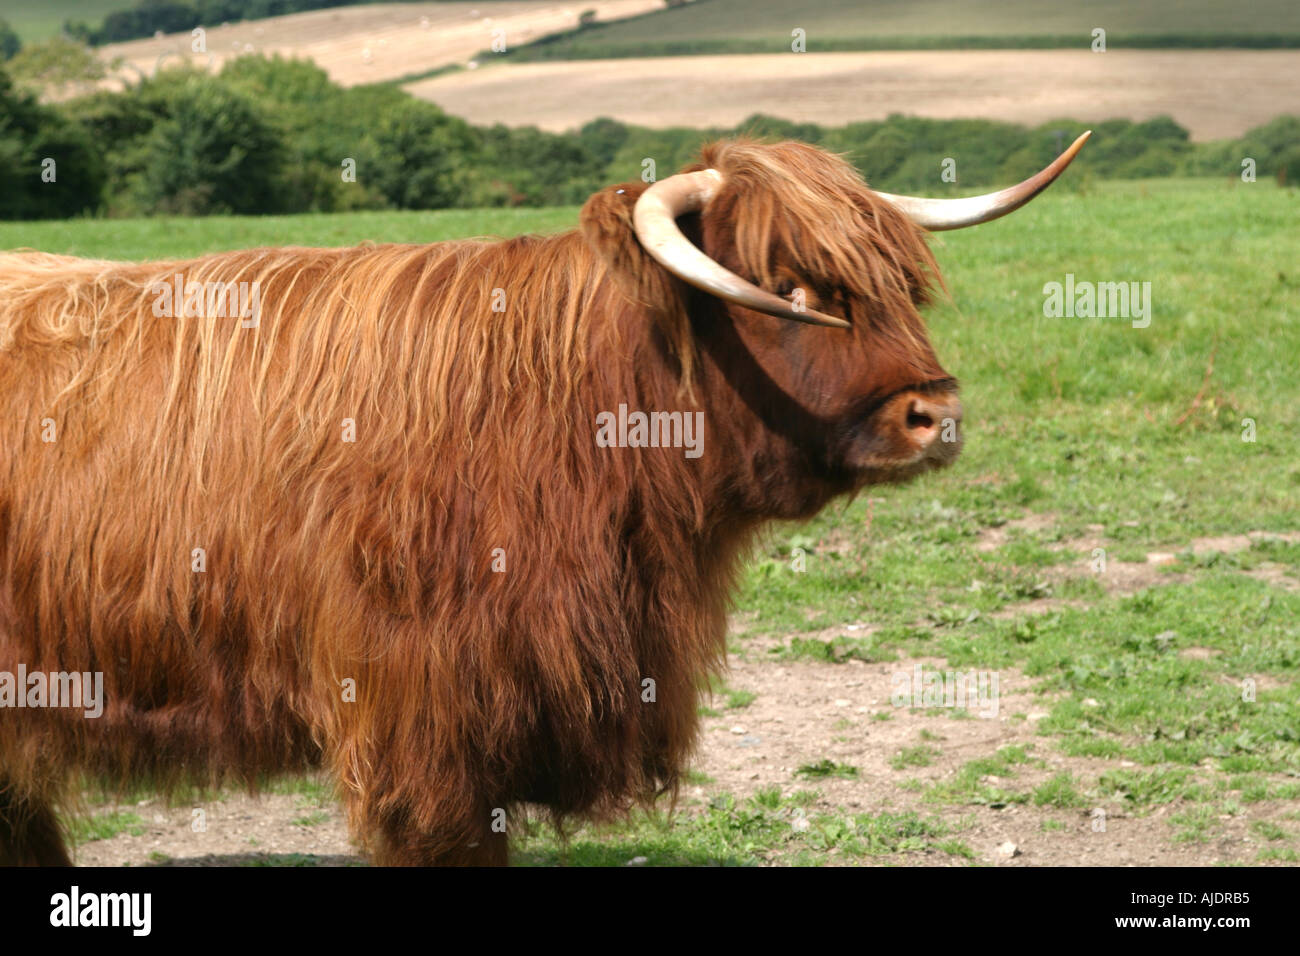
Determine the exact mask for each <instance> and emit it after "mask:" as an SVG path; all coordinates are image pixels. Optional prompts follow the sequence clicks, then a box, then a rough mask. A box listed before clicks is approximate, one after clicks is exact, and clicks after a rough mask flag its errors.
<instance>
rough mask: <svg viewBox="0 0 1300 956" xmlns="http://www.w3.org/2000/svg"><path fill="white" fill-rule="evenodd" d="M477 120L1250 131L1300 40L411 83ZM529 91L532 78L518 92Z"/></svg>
mask: <svg viewBox="0 0 1300 956" xmlns="http://www.w3.org/2000/svg"><path fill="white" fill-rule="evenodd" d="M406 89H408V90H409V91H410V92H412V93H414V94H415V95H416V96H419V97H421V98H423V99H427V100H432V101H433V102H435V103H437V104H438V105H439V106H441V107H442V108H443V109H445V110H447V111H448V112H449V113H453V114H455V115H457V116H462V117H464V118H466V119H468V120H470V121H471V122H474V123H505V124H507V125H511V126H521V125H536V126H540V127H542V128H543V129H547V130H552V131H563V130H567V129H575V128H577V127H579V126H581V125H582V124H583V123H585V122H587V121H589V120H592V119H595V118H597V117H599V116H609V117H613V118H614V119H618V120H622V121H624V122H627V123H637V124H641V125H645V126H670V125H672V126H693V127H708V126H731V125H734V124H736V123H740V122H741V121H743V120H744V119H746V118H747V117H749V116H751V115H753V114H754V113H758V112H761V113H768V114H771V115H775V116H780V117H783V118H785V119H789V120H794V121H796V122H814V123H821V124H825V125H841V124H844V123H849V122H854V121H860V120H882V119H885V118H886V117H888V116H889V114H891V113H907V114H910V115H915V116H926V117H933V118H936V119H957V118H978V119H996V120H1008V121H1011V122H1016V123H1029V124H1038V123H1045V122H1048V121H1050V120H1053V119H1059V118H1061V117H1072V118H1074V119H1078V120H1081V121H1085V122H1092V121H1096V120H1101V119H1111V118H1119V117H1123V118H1128V119H1134V120H1146V119H1150V118H1152V117H1154V116H1161V115H1168V116H1172V117H1173V118H1174V119H1175V120H1176V121H1177V122H1178V123H1180V124H1181V125H1182V126H1184V127H1186V128H1187V129H1188V130H1189V131H1190V132H1191V135H1192V139H1194V140H1198V141H1199V140H1207V139H1216V138H1220V137H1228V136H1239V135H1241V134H1242V133H1243V132H1245V131H1246V130H1248V129H1250V128H1252V127H1254V126H1258V125H1260V124H1262V123H1265V122H1267V121H1269V120H1271V119H1273V117H1274V116H1276V115H1277V113H1278V112H1279V111H1281V110H1283V105H1282V104H1285V103H1294V102H1297V101H1300V51H1294V50H1268V51H1254V50H1110V51H1108V52H1106V53H1092V52H1090V51H1088V50H942V51H909V52H896V51H889V52H873V53H802V54H798V55H795V54H747V55H731V56H681V57H646V58H639V59H616V60H580V61H572V62H560V63H520V64H517V65H511V64H497V65H493V66H491V67H490V68H483V69H479V70H476V71H473V72H466V73H457V74H451V75H446V76H441V77H437V78H433V79H429V80H423V81H419V82H416V83H412V84H410V85H409V86H407V87H406ZM521 91H526V92H525V93H521Z"/></svg>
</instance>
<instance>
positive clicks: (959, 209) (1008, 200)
mask: <svg viewBox="0 0 1300 956" xmlns="http://www.w3.org/2000/svg"><path fill="white" fill-rule="evenodd" d="M1091 135H1092V130H1088V132H1086V133H1084V134H1083V135H1082V136H1080V137H1079V138H1078V139H1076V140H1075V141H1074V142H1073V143H1071V144H1070V148H1069V149H1067V150H1066V151H1065V152H1063V153H1062V154H1061V155H1060V156H1057V157H1056V159H1055V160H1053V161H1052V163H1051V165H1050V166H1048V167H1047V168H1046V169H1043V170H1041V171H1040V172H1037V173H1035V174H1034V175H1032V176H1030V177H1029V178H1028V179H1026V180H1025V181H1024V182H1023V183H1021V184H1020V185H1018V186H1012V187H1010V188H1008V189H1004V190H1002V191H1001V192H996V193H986V194H985V195H983V196H969V197H967V198H965V199H922V198H921V197H919V196H894V195H892V194H890V193H876V195H877V196H880V197H881V198H882V199H888V200H889V201H890V202H891V203H893V204H894V205H895V206H897V207H898V208H899V209H900V210H902V212H903V213H904V214H905V215H906V216H907V218H908V219H911V220H912V222H914V223H916V224H917V225H918V226H920V227H921V228H923V229H929V230H930V231H931V232H939V231H940V230H943V229H962V228H964V227H966V226H978V225H979V224H980V223H982V222H988V221H989V220H991V219H997V218H998V217H999V216H1005V215H1006V214H1007V213H1009V212H1015V211H1016V210H1017V209H1019V208H1020V207H1021V206H1023V205H1024V204H1025V203H1027V202H1029V200H1031V199H1033V198H1034V197H1035V196H1037V195H1038V194H1039V193H1041V192H1042V191H1043V190H1044V189H1046V188H1047V187H1048V186H1050V185H1051V184H1052V180H1054V179H1056V177H1057V176H1059V175H1061V173H1062V172H1063V171H1064V170H1065V167H1066V166H1069V165H1070V161H1071V160H1072V159H1074V157H1075V154H1076V153H1078V152H1079V150H1081V149H1083V144H1084V143H1086V142H1087V141H1088V137H1089V136H1091Z"/></svg>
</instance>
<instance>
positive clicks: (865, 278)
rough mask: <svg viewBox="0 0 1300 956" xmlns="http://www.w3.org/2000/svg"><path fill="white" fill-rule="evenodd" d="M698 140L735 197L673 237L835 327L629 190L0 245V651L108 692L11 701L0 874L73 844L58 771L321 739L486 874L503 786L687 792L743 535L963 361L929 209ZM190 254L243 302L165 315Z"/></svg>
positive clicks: (402, 832) (822, 489)
mask: <svg viewBox="0 0 1300 956" xmlns="http://www.w3.org/2000/svg"><path fill="white" fill-rule="evenodd" d="M704 166H713V167H716V168H718V169H719V170H721V171H722V172H723V174H724V175H725V177H726V182H727V186H726V188H725V189H724V191H723V193H722V194H721V195H720V196H719V197H718V198H717V199H716V200H715V201H714V203H713V204H712V205H711V207H710V208H709V210H708V211H707V212H706V214H705V215H704V216H703V217H701V216H691V217H688V218H687V219H684V220H683V227H684V228H685V229H686V230H687V231H688V232H689V233H691V234H692V237H693V238H694V239H695V240H696V241H697V242H699V243H700V244H701V245H702V247H703V248H704V249H705V250H706V251H707V252H708V253H709V254H710V255H712V256H713V257H714V258H715V259H717V260H718V261H720V262H722V263H723V264H724V265H727V266H728V267H730V268H732V269H734V270H736V271H738V272H740V273H741V274H743V275H746V276H747V277H749V278H751V279H753V280H754V281H756V282H758V283H759V284H761V285H763V286H765V287H766V288H769V289H772V290H773V291H777V292H781V293H785V292H788V291H789V289H790V288H791V287H794V286H799V287H802V288H805V289H808V290H809V291H810V297H809V305H810V306H812V307H815V308H819V309H823V310H826V311H831V312H834V313H836V314H839V315H843V316H845V317H846V318H849V319H850V320H851V321H852V323H853V326H854V327H853V330H852V331H842V330H834V329H824V328H813V327H808V326H802V325H798V324H796V323H791V322H788V321H785V320H781V319H775V318H771V317H768V316H764V315H759V314H757V313H753V312H749V311H747V310H744V309H740V308H737V307H734V306H729V305H725V304H723V303H720V302H718V301H717V300H714V299H712V298H709V297H707V296H705V295H703V294H700V293H697V292H695V291H694V290H691V289H689V288H687V287H686V286H684V285H683V284H682V283H680V282H679V281H678V280H676V279H675V278H672V277H671V276H669V275H668V274H667V273H666V272H665V271H664V270H662V269H661V268H660V267H659V266H657V265H656V264H654V263H653V262H652V261H651V260H650V259H649V258H648V257H647V256H646V255H645V254H644V252H643V251H642V250H641V248H640V246H639V245H638V243H637V241H636V239H635V236H634V235H633V233H632V231H631V225H630V220H631V209H632V204H633V203H634V201H635V199H636V197H637V196H638V195H639V194H640V191H641V190H642V189H643V188H644V187H643V186H642V185H641V184H639V183H638V184H632V183H625V184H623V185H622V186H621V187H611V188H609V189H606V190H603V191H602V192H600V193H598V194H596V195H595V196H593V197H592V198H591V199H590V200H589V201H588V203H587V205H586V206H585V207H584V209H583V213H582V227H581V229H580V230H578V231H573V232H568V233H564V234H561V235H557V236H553V237H542V238H539V237H525V238H519V239H512V240H508V241H498V242H482V241H464V242H444V243H436V244H433V245H425V246H407V245H380V246H362V247H358V248H348V249H301V248H282V249H259V250H251V251H246V252H233V253H222V254H217V255H211V256H206V257H204V258H201V259H197V260H193V261H186V262H158V263H149V264H143V265H136V264H127V263H116V262H99V261H85V260H78V259H71V258H65V257H56V256H48V255H42V254H37V253H25V254H9V255H3V256H0V448H3V449H4V451H3V453H2V454H3V459H2V460H0V671H9V672H15V671H16V670H17V669H18V666H19V665H20V664H24V665H25V666H26V668H27V670H28V671H29V672H33V671H87V672H95V671H102V672H103V674H104V689H105V710H104V713H103V716H102V717H100V718H98V719H87V718H85V717H83V715H82V712H81V710H79V709H72V710H68V709H56V708H45V709H30V708H28V709H0V862H9V863H15V862H16V863H25V862H41V863H60V862H66V856H65V855H64V850H63V845H62V842H61V839H60V837H59V834H58V832H57V828H56V827H55V825H54V817H53V813H52V808H53V807H55V806H56V805H59V804H60V803H62V802H64V801H65V800H66V799H67V798H68V797H69V793H68V789H69V787H70V785H71V784H72V783H73V782H74V781H75V779H76V773H77V772H78V771H80V772H85V773H89V774H93V775H98V776H101V777H106V778H108V779H110V780H115V781H122V782H126V781H137V780H142V779H143V780H148V781H151V782H154V783H155V784H156V785H158V786H159V787H162V788H167V787H169V786H170V785H172V784H175V783H178V782H181V781H189V780H197V781H199V782H202V783H215V782H218V781H221V780H223V779H227V778H230V777H233V778H235V779H236V780H238V781H241V782H244V783H247V784H248V785H250V786H252V785H254V784H255V783H256V781H257V780H258V779H259V778H260V777H261V776H263V775H265V774H271V773H282V772H286V771H295V770H298V769H301V768H304V767H310V766H314V765H317V764H324V765H325V766H327V767H328V768H329V769H331V770H332V771H333V772H334V773H335V774H337V777H338V779H339V781H340V783H341V792H342V795H343V798H344V799H345V801H346V803H347V806H348V808H349V814H350V819H351V823H352V825H353V828H354V832H355V833H357V834H358V835H359V836H361V837H363V838H365V839H366V840H368V841H369V844H370V846H371V847H372V849H373V851H374V854H375V859H376V860H378V861H380V862H385V863H500V862H504V861H505V859H506V844H505V837H504V836H503V835H501V834H500V833H498V832H496V830H495V829H494V828H493V827H492V822H493V819H494V817H493V811H494V810H495V809H497V808H502V809H505V810H506V811H508V812H514V811H515V810H516V809H518V808H519V807H521V805H523V804H526V803H531V804H538V805H542V806H544V807H546V808H548V809H549V810H550V811H551V812H553V813H554V814H556V815H557V816H558V817H564V816H568V815H571V814H579V815H601V814H608V813H612V812H617V811H619V810H621V809H623V808H625V807H626V806H627V805H628V804H629V803H630V802H632V801H635V800H639V799H644V798H647V797H648V796H649V795H652V794H654V793H656V792H658V791H661V790H663V789H665V788H672V787H673V786H674V785H675V782H676V775H677V772H678V769H679V767H680V766H681V765H682V762H683V760H684V758H685V757H686V756H687V754H688V752H689V751H690V749H691V747H692V746H693V743H694V740H695V735H696V698H697V693H698V691H699V689H700V687H701V685H702V683H703V682H704V681H705V680H706V679H707V678H708V677H709V675H710V674H711V673H713V672H714V671H716V670H717V668H718V667H719V666H720V664H721V661H722V658H723V651H724V643H723V636H724V629H725V612H726V607H727V601H728V592H729V591H730V589H731V586H732V583H733V579H734V576H735V571H736V568H737V564H738V559H739V558H740V557H741V556H742V555H743V553H744V552H745V549H746V548H747V546H748V545H749V543H750V542H751V540H752V536H753V533H754V532H755V531H756V530H757V529H758V528H759V526H760V525H761V524H762V523H763V522H764V521H766V520H768V519H772V518H778V517H782V518H796V517H804V516H807V515H810V514H812V513H813V512H815V511H816V510H817V509H818V508H820V507H821V506H823V505H824V504H825V503H826V502H827V501H828V500H829V499H830V498H831V497H833V496H834V495H837V494H840V493H843V492H849V491H852V490H854V489H856V488H858V487H860V486H862V485H863V484H865V483H868V482H872V481H880V480H890V479H893V478H897V477H903V476H905V474H907V473H910V471H908V470H905V469H904V470H897V471H895V470H891V469H890V468H888V467H886V466H883V465H881V464H879V463H880V462H881V461H886V460H888V454H889V447H890V446H889V442H890V441H891V440H892V438H891V437H890V436H889V435H887V434H885V432H886V431H887V430H886V429H884V428H882V427H880V426H879V423H878V422H877V418H876V415H877V411H878V410H879V409H880V408H881V407H882V405H883V404H884V403H886V400H887V399H889V398H890V397H891V396H893V395H895V394H897V393H899V392H900V391H901V390H904V389H947V388H950V387H951V385H952V383H951V380H950V379H949V378H948V376H947V375H946V373H944V372H943V370H942V369H941V368H940V367H939V365H938V363H937V361H936V360H935V357H934V354H933V352H932V351H931V349H930V346H929V343H928V340H927V338H926V334H925V329H924V326H923V324H922V322H921V319H920V317H919V315H918V313H917V308H916V307H917V305H919V304H920V303H922V302H923V301H924V298H925V294H926V287H927V277H928V276H929V275H930V274H931V270H932V266H933V262H932V260H931V258H930V255H929V252H928V250H927V248H926V246H925V243H924V241H923V236H922V235H921V233H920V232H919V231H918V230H917V229H916V228H915V227H913V226H912V225H911V224H910V223H909V222H907V221H906V220H905V219H904V218H903V217H902V216H901V215H899V214H898V213H897V212H895V211H894V210H893V208H892V207H890V206H888V205H887V204H885V203H884V202H882V201H880V200H878V199H877V198H876V197H875V196H874V195H873V194H872V193H871V192H870V190H868V189H867V188H866V187H865V186H864V185H863V183H862V182H861V180H860V179H858V178H857V176H856V175H855V174H854V173H853V172H852V170H851V169H850V168H849V167H848V166H847V165H846V164H844V163H843V162H842V161H840V160H839V159H837V158H834V157H831V156H829V155H827V154H825V153H823V152H821V151H818V150H815V149H813V148H811V147H807V146H802V145H799V144H794V143H784V144H778V145H758V144H754V143H748V142H730V143H720V144H716V145H713V146H711V147H709V148H707V149H706V150H705V151H704V153H703V155H702V157H701V163H700V165H699V166H697V167H693V168H702V167H704ZM178 272H179V273H182V274H183V275H184V278H185V280H186V281H200V282H201V281H205V280H224V281H226V282H238V281H252V280H256V281H257V282H258V283H260V292H261V315H260V321H259V323H258V325H257V327H255V328H245V327H243V326H242V325H241V323H240V321H239V320H238V319H232V318H179V319H176V318H158V317H155V315H154V314H153V306H154V303H155V299H156V296H155V293H154V292H152V291H151V290H150V284H151V283H153V282H155V281H169V280H170V277H172V276H173V275H174V274H176V273H178ZM496 289H499V290H503V292H504V305H505V309H504V311H494V310H493V304H494V300H495V299H494V291H493V290H496ZM620 403H625V404H627V405H628V407H629V408H631V409H643V410H683V411H687V410H690V411H694V410H699V411H702V412H703V413H704V416H705V418H704V420H705V435H704V446H703V455H702V456H701V457H699V458H698V459H688V458H686V457H685V455H684V454H683V452H682V449H680V448H644V449H635V448H602V447H598V446H597V445H596V443H595V441H594V435H595V431H596V426H595V415H596V414H597V412H600V411H615V410H616V409H617V408H618V406H619V404H620ZM347 419H350V420H352V422H353V423H354V426H355V441H346V440H344V439H345V428H346V424H345V420H347ZM50 420H52V423H53V425H52V427H53V430H54V431H53V434H54V437H55V440H53V441H47V440H43V438H48V437H50V434H49V429H50V427H51V425H50ZM864 456H865V457H864ZM863 462H871V463H872V464H869V465H864V464H863ZM911 470H917V469H915V468H913V469H911ZM197 548H202V549H204V551H205V552H206V570H204V571H201V572H196V571H195V570H194V569H193V568H194V564H193V561H194V558H193V553H194V550H195V549H197ZM495 549H501V551H500V552H498V551H496V550H495ZM502 553H504V561H505V570H504V571H494V570H493V562H494V558H499V557H500V556H501V554H502ZM647 678H649V679H652V680H653V681H654V682H655V689H656V694H655V698H656V699H655V700H654V701H653V702H647V701H644V700H643V681H644V680H645V679H647ZM351 682H355V700H354V701H353V700H350V699H348V698H349V694H348V688H349V687H350V686H352V685H351ZM507 819H508V817H507Z"/></svg>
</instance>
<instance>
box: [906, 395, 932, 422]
mask: <svg viewBox="0 0 1300 956" xmlns="http://www.w3.org/2000/svg"><path fill="white" fill-rule="evenodd" d="M907 427H908V428H909V429H916V428H933V427H934V416H932V415H931V414H930V412H929V410H928V409H926V407H925V406H924V405H923V404H921V402H920V400H919V399H912V402H911V404H910V405H908V407H907Z"/></svg>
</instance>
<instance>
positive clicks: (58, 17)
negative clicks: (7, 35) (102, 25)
mask: <svg viewBox="0 0 1300 956" xmlns="http://www.w3.org/2000/svg"><path fill="white" fill-rule="evenodd" d="M133 6H135V0H34V2H26V3H24V2H21V0H0V19H3V20H8V21H9V25H10V26H12V27H13V28H14V30H15V31H16V32H17V33H18V35H19V36H20V37H22V40H23V42H24V43H30V42H32V41H33V40H44V39H46V38H47V37H52V36H54V35H55V34H56V33H58V32H59V28H60V27H61V26H62V24H63V21H64V20H83V21H86V22H88V23H99V22H100V21H101V20H103V19H104V15H105V14H108V13H112V12H113V11H114V10H125V9H126V8H127V7H133Z"/></svg>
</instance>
